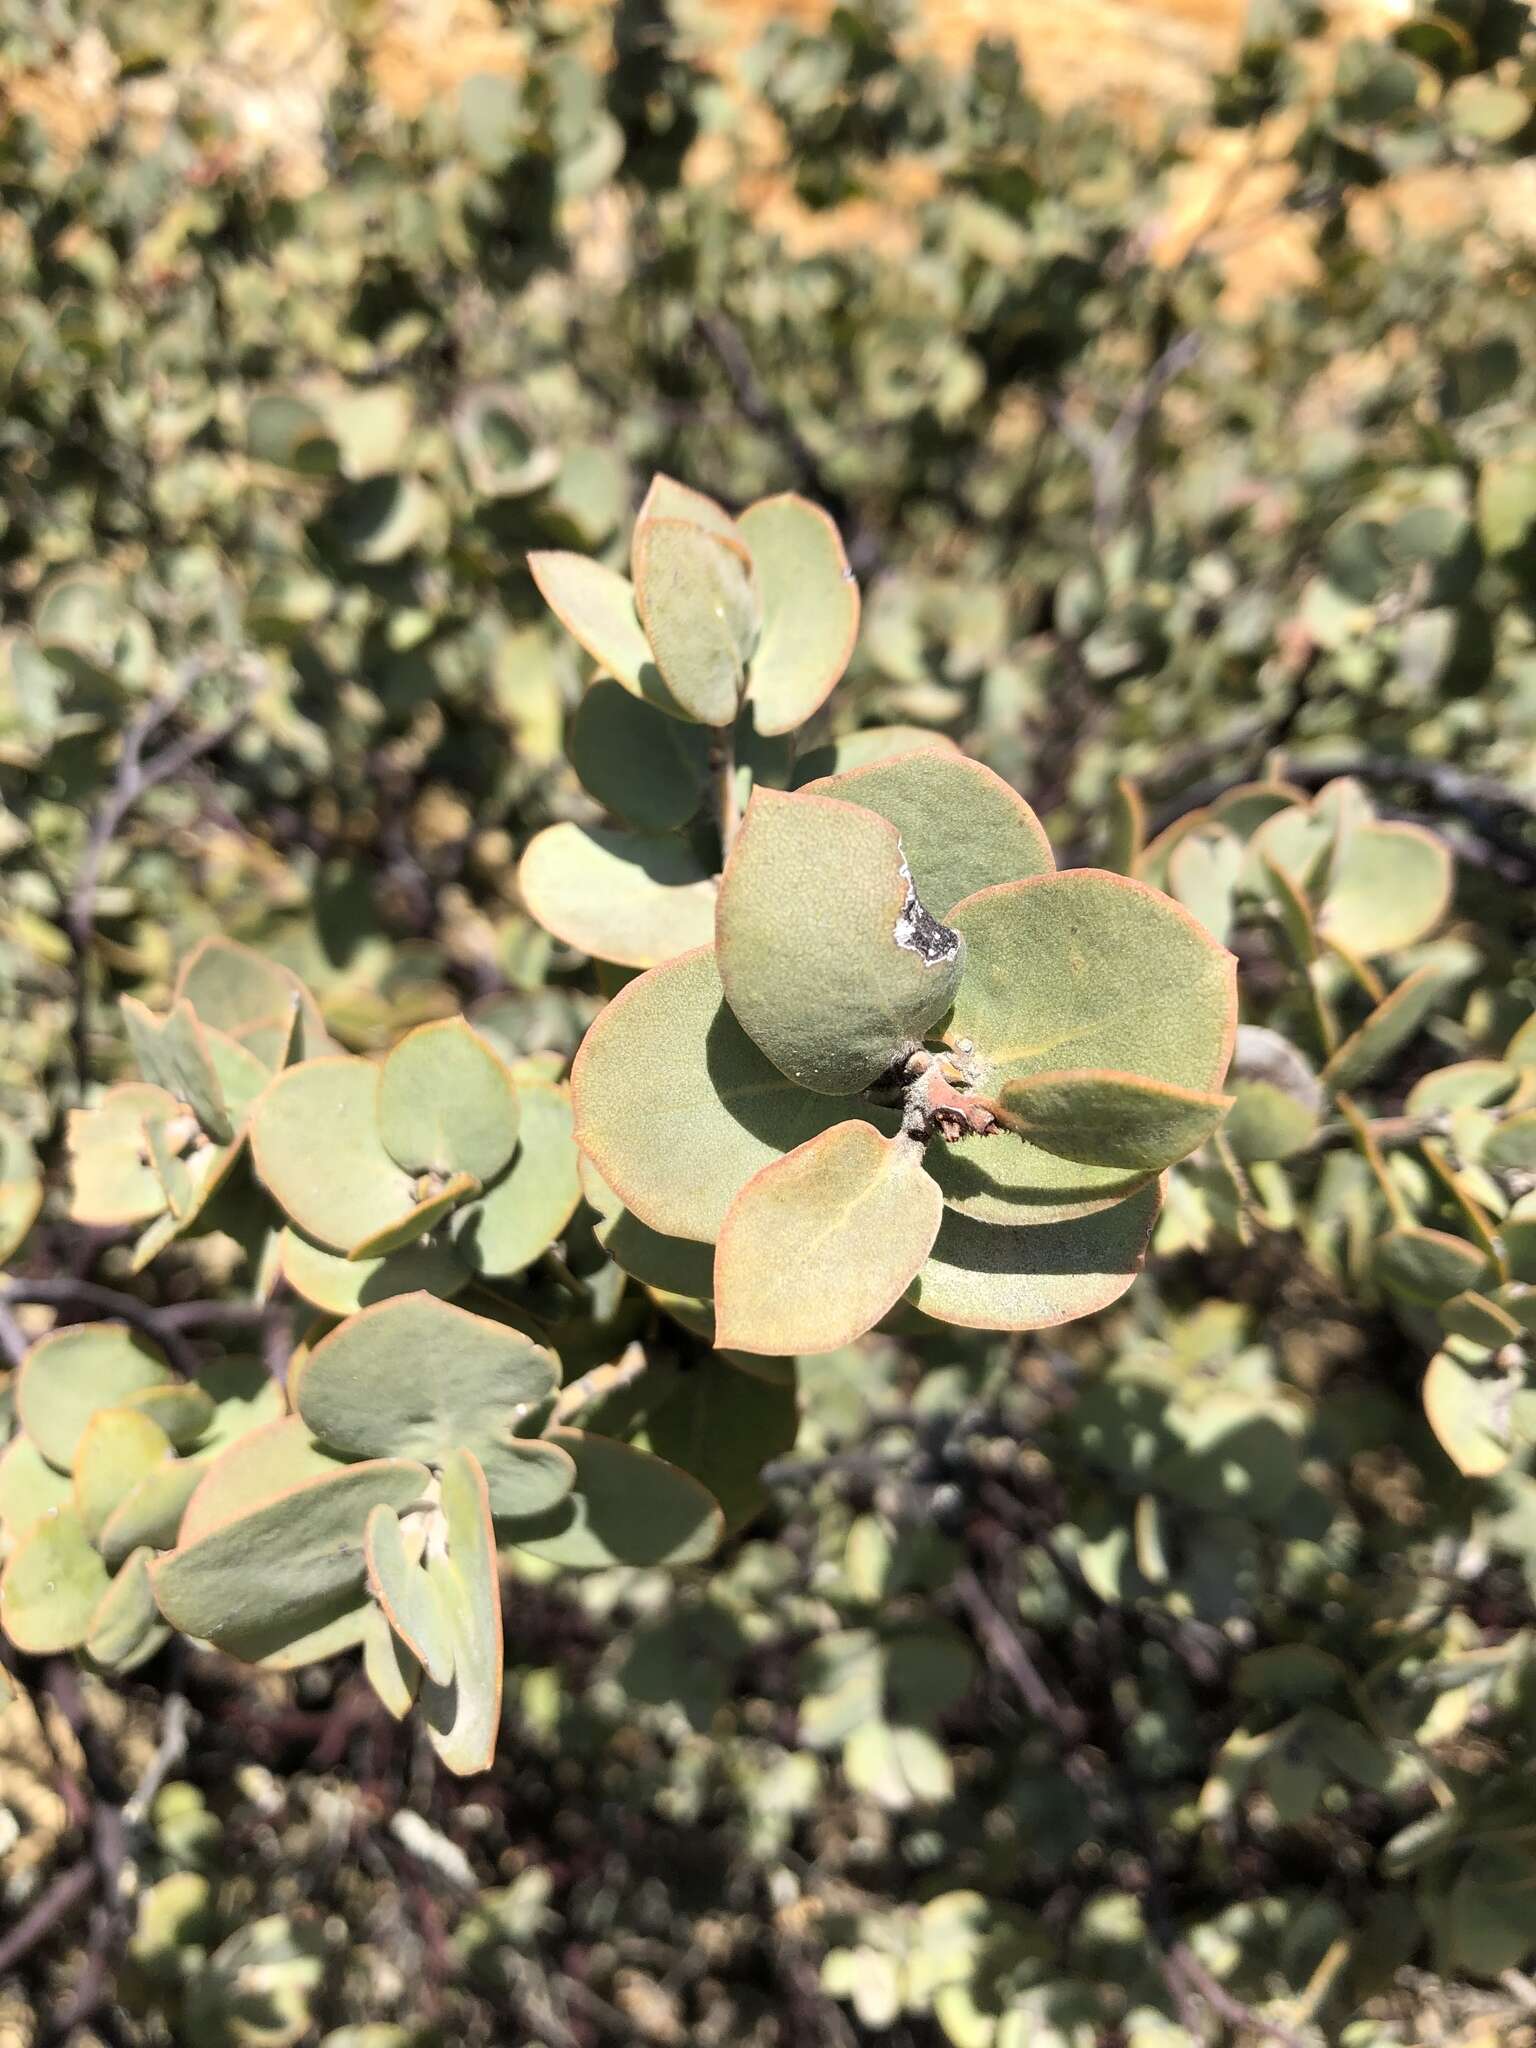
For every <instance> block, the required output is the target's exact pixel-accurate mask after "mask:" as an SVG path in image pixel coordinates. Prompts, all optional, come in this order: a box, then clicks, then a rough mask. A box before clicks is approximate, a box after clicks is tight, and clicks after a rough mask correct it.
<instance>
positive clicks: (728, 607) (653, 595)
mask: <svg viewBox="0 0 1536 2048" xmlns="http://www.w3.org/2000/svg"><path fill="white" fill-rule="evenodd" d="M632 567H633V569H634V577H635V610H636V611H637V613H638V614H639V617H640V624H641V626H642V628H643V629H644V632H645V637H646V640H647V641H648V643H649V645H650V649H651V653H652V655H653V657H654V659H655V663H656V666H657V668H659V669H660V671H661V674H662V679H663V681H664V682H665V684H666V687H667V690H668V693H669V694H670V696H671V698H672V700H673V702H674V703H675V704H676V705H678V706H679V707H680V709H681V710H682V712H683V713H684V715H685V716H687V717H690V718H695V719H697V720H698V721H699V723H700V724H701V725H715V726H720V725H731V724H734V722H735V718H736V713H737V711H738V709H739V708H740V705H741V700H742V695H743V691H744V688H745V683H746V669H747V662H748V660H749V659H750V658H751V655H752V651H753V648H754V646H755V644H756V641H757V635H758V629H759V625H760V623H761V617H762V614H761V608H760V604H759V600H758V595H757V592H756V590H755V588H754V587H753V582H752V560H751V557H750V555H749V554H748V553H747V550H746V548H745V547H744V546H743V545H742V543H741V542H740V541H739V540H735V539H732V538H730V537H729V536H727V535H725V534H721V533H714V532H710V531H708V530H707V529H706V528H704V527H701V526H695V525H693V524H692V523H691V522H690V521H688V520H685V519H670V518H647V519H643V520H641V521H640V522H639V523H638V524H637V526H636V528H635V543H634V560H633V564H632ZM620 680H621V681H622V680H623V679H622V677H621V678H620ZM774 729H775V730H781V729H783V728H774Z"/></svg>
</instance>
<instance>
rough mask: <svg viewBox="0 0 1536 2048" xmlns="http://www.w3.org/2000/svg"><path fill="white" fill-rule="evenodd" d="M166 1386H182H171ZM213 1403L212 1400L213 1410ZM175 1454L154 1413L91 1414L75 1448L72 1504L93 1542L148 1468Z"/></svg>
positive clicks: (110, 1411) (113, 1411) (106, 1410)
mask: <svg viewBox="0 0 1536 2048" xmlns="http://www.w3.org/2000/svg"><path fill="white" fill-rule="evenodd" d="M149 1391H150V1392H151V1393H158V1392H160V1391H162V1390H161V1389H159V1388H151V1389H150V1390H149ZM164 1391H166V1392H170V1393H176V1392H181V1391H184V1390H183V1389H180V1388H176V1387H171V1388H167V1389H165V1390H164ZM212 1405H213V1404H212V1403H211V1402H210V1403H209V1411H210V1413H211V1412H212ZM175 1455H176V1453H175V1448H174V1446H173V1445H172V1442H171V1439H170V1436H169V1435H168V1433H167V1432H166V1431H165V1430H164V1429H163V1428H162V1427H161V1425H160V1424H159V1422H157V1421H156V1420H155V1419H154V1417H153V1416H152V1415H147V1414H144V1413H143V1412H142V1411H141V1410H139V1409H136V1408H103V1409H102V1410H101V1412H100V1413H99V1414H97V1415H93V1416H92V1417H91V1419H90V1421H89V1422H88V1423H87V1424H86V1426H85V1428H84V1429H83V1430H82V1431H81V1433H80V1442H79V1444H78V1446H77V1447H76V1450H75V1473H74V1504H75V1512H76V1514H78V1515H79V1517H80V1525H81V1527H82V1528H83V1529H84V1530H85V1533H86V1535H87V1536H89V1537H90V1539H91V1541H92V1542H93V1543H94V1542H96V1541H97V1539H98V1538H99V1537H100V1535H101V1532H102V1530H103V1529H104V1528H105V1527H106V1524H107V1521H108V1518H109V1517H110V1516H111V1514H112V1513H113V1511H114V1509H116V1508H117V1507H118V1506H120V1505H121V1503H122V1501H123V1500H124V1499H125V1498H126V1497H127V1495H128V1494H129V1493H130V1492H131V1491H132V1489H133V1488H134V1487H135V1486H136V1485H137V1484H138V1482H139V1480H141V1479H142V1478H143V1477H144V1474H145V1473H146V1472H148V1471H150V1470H151V1469H152V1468H153V1467H154V1466H156V1465H164V1464H167V1463H168V1462H169V1461H170V1460H171V1459H172V1458H173V1457H174V1456H175Z"/></svg>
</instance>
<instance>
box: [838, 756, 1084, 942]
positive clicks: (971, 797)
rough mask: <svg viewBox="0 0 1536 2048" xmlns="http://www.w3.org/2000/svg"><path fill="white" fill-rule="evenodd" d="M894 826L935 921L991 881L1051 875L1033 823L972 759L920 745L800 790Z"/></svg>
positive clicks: (1020, 802)
mask: <svg viewBox="0 0 1536 2048" xmlns="http://www.w3.org/2000/svg"><path fill="white" fill-rule="evenodd" d="M800 793H801V794H802V795H805V796H828V797H836V798H838V799H840V800H841V801H842V802H844V803H850V804H858V805H859V806H860V807H861V808H862V809H864V810H867V811H874V812H875V813H876V814H877V816H879V817H882V818H884V819H886V820H887V821H888V822H889V823H890V824H892V825H894V826H895V827H896V830H897V832H898V833H899V834H900V837H901V851H902V854H903V856H904V858H905V860H906V863H907V866H908V868H909V869H910V870H911V874H912V885H913V887H914V888H915V889H916V891H917V896H918V901H919V902H920V903H921V904H922V905H923V907H924V909H926V910H928V911H929V912H930V913H931V914H932V915H933V916H934V917H940V918H943V917H947V916H948V915H949V913H950V911H951V910H953V909H954V907H955V905H956V904H957V903H959V902H962V901H963V900H964V898H965V897H967V896H974V895H975V894H976V892H977V890H979V889H988V888H991V887H992V886H993V885H994V884H995V883H998V882H1017V881H1022V880H1023V878H1024V877H1025V876H1026V875H1045V874H1050V873H1051V871H1052V870H1053V869H1054V867H1055V865H1056V862H1055V859H1054V857H1053V855H1052V853H1051V845H1050V841H1049V840H1048V839H1047V838H1046V836H1045V832H1044V829H1043V828H1042V826H1041V824H1040V820H1039V819H1038V818H1037V817H1036V816H1035V814H1034V812H1033V811H1032V810H1031V809H1030V807H1029V805H1028V804H1027V803H1025V801H1024V799H1023V798H1022V797H1021V796H1019V795H1018V794H1017V793H1016V792H1015V791H1014V790H1012V789H1010V788H1009V786H1008V784H1007V783H1006V782H1004V780H1003V779H1002V777H1001V776H1000V775H994V774H993V772H992V770H991V769H990V768H984V767H983V766H982V765H981V763H980V762H979V761H968V760H966V759H965V758H964V757H963V756H962V755H959V754H952V753H946V752H945V751H944V750H943V749H942V748H938V747H924V748H922V749H921V751H919V752H917V753H912V754H902V755H898V756H897V757H896V758H895V759H894V760H888V761H873V762H870V763H869V764H868V765H867V766H865V767H862V768H854V769H850V770H849V771H848V772H847V773H846V774H843V775H829V776H825V777H823V778H822V779H821V780H820V781H818V782H806V783H802V784H801V785H800Z"/></svg>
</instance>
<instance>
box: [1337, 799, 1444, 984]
mask: <svg viewBox="0 0 1536 2048" xmlns="http://www.w3.org/2000/svg"><path fill="white" fill-rule="evenodd" d="M1451 882H1452V863H1451V852H1450V848H1449V847H1448V846H1447V845H1446V844H1445V842H1444V840H1442V839H1436V838H1435V837H1434V836H1433V835H1432V834H1431V833H1428V832H1425V831H1423V830H1421V829H1420V828H1419V827H1418V826H1417V825H1399V824H1385V825H1378V824H1370V825H1361V826H1358V827H1357V828H1356V829H1355V830H1354V831H1353V832H1352V833H1351V834H1350V835H1349V838H1348V840H1347V841H1346V842H1345V845H1344V849H1343V851H1342V853H1341V854H1340V855H1339V857H1338V859H1337V860H1336V862H1335V864H1334V868H1333V872H1332V875H1331V876H1330V878H1329V883H1328V893H1327V896H1326V898H1325V899H1324V902H1323V908H1322V911H1321V913H1320V915H1319V918H1318V928H1319V930H1320V931H1322V932H1324V933H1325V934H1326V935H1327V937H1328V938H1330V939H1333V940H1334V941H1336V942H1337V943H1338V944H1339V945H1341V946H1343V947H1344V948H1345V950H1346V951H1348V952H1350V953H1354V954H1356V955H1357V956H1358V957H1359V958H1360V959H1362V960H1374V959H1376V958H1377V957H1378V956H1379V955H1381V954H1383V953H1392V952H1396V951H1397V950H1398V949H1399V948H1400V947H1402V946H1412V945H1416V944H1417V943H1418V941H1419V940H1420V939H1423V938H1427V937H1428V936H1429V934H1430V932H1432V931H1433V930H1434V928H1435V926H1436V925H1437V924H1438V923H1439V922H1440V920H1441V918H1443V917H1444V915H1445V913H1446V911H1447V910H1448V909H1449V907H1450V901H1451Z"/></svg>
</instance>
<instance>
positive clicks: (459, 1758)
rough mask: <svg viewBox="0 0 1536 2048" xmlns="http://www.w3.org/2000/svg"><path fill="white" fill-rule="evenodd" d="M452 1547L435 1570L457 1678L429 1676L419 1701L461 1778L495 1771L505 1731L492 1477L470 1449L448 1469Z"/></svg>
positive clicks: (445, 1486)
mask: <svg viewBox="0 0 1536 2048" xmlns="http://www.w3.org/2000/svg"><path fill="white" fill-rule="evenodd" d="M442 1514H443V1520H444V1522H445V1524H446V1526H447V1535H448V1547H447V1550H446V1552H445V1553H443V1554H441V1555H438V1556H435V1557H434V1558H433V1559H432V1562H431V1564H430V1565H429V1567H428V1573H429V1576H430V1580H431V1584H432V1593H433V1597H434V1599H435V1601H436V1603H437V1605H438V1607H439V1609H440V1610H441V1612H442V1613H443V1614H445V1615H446V1617H447V1620H448V1626H449V1631H450V1634H451V1637H452V1645H453V1676H452V1678H451V1679H450V1680H448V1681H447V1682H446V1683H445V1684H439V1683H438V1682H437V1681H436V1680H435V1679H434V1678H433V1676H432V1673H431V1672H430V1671H425V1670H424V1671H423V1673H422V1679H421V1691H420V1694H419V1696H418V1697H419V1703H420V1707H421V1715H422V1719H423V1720H424V1721H425V1722H426V1724H427V1734H428V1735H429V1737H430V1738H431V1742H432V1747H433V1748H434V1749H435V1750H436V1751H437V1754H438V1755H439V1756H440V1757H441V1758H442V1760H443V1762H444V1763H445V1764H446V1765H447V1766H448V1768H449V1770H450V1771H453V1772H455V1773H456V1774H457V1775H458V1776H460V1777H469V1776H472V1775H473V1773H474V1772H476V1771H484V1770H489V1768H490V1766H491V1763H492V1761H493V1759H494V1757H495V1755H496V1737H497V1734H498V1732H499V1731H500V1727H501V1685H502V1667H503V1663H504V1659H503V1656H502V1633H501V1577H500V1572H499V1569H498V1567H497V1562H496V1535H495V1530H494V1528H493V1527H492V1523H491V1497H490V1493H489V1491H488V1488H487V1482H486V1475H485V1473H484V1472H482V1470H481V1469H480V1466H479V1465H478V1464H477V1463H476V1461H475V1459H474V1458H473V1457H472V1456H471V1455H470V1454H469V1452H467V1451H453V1452H451V1453H450V1454H449V1456H448V1457H447V1458H446V1459H445V1460H444V1463H443V1471H442Z"/></svg>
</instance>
